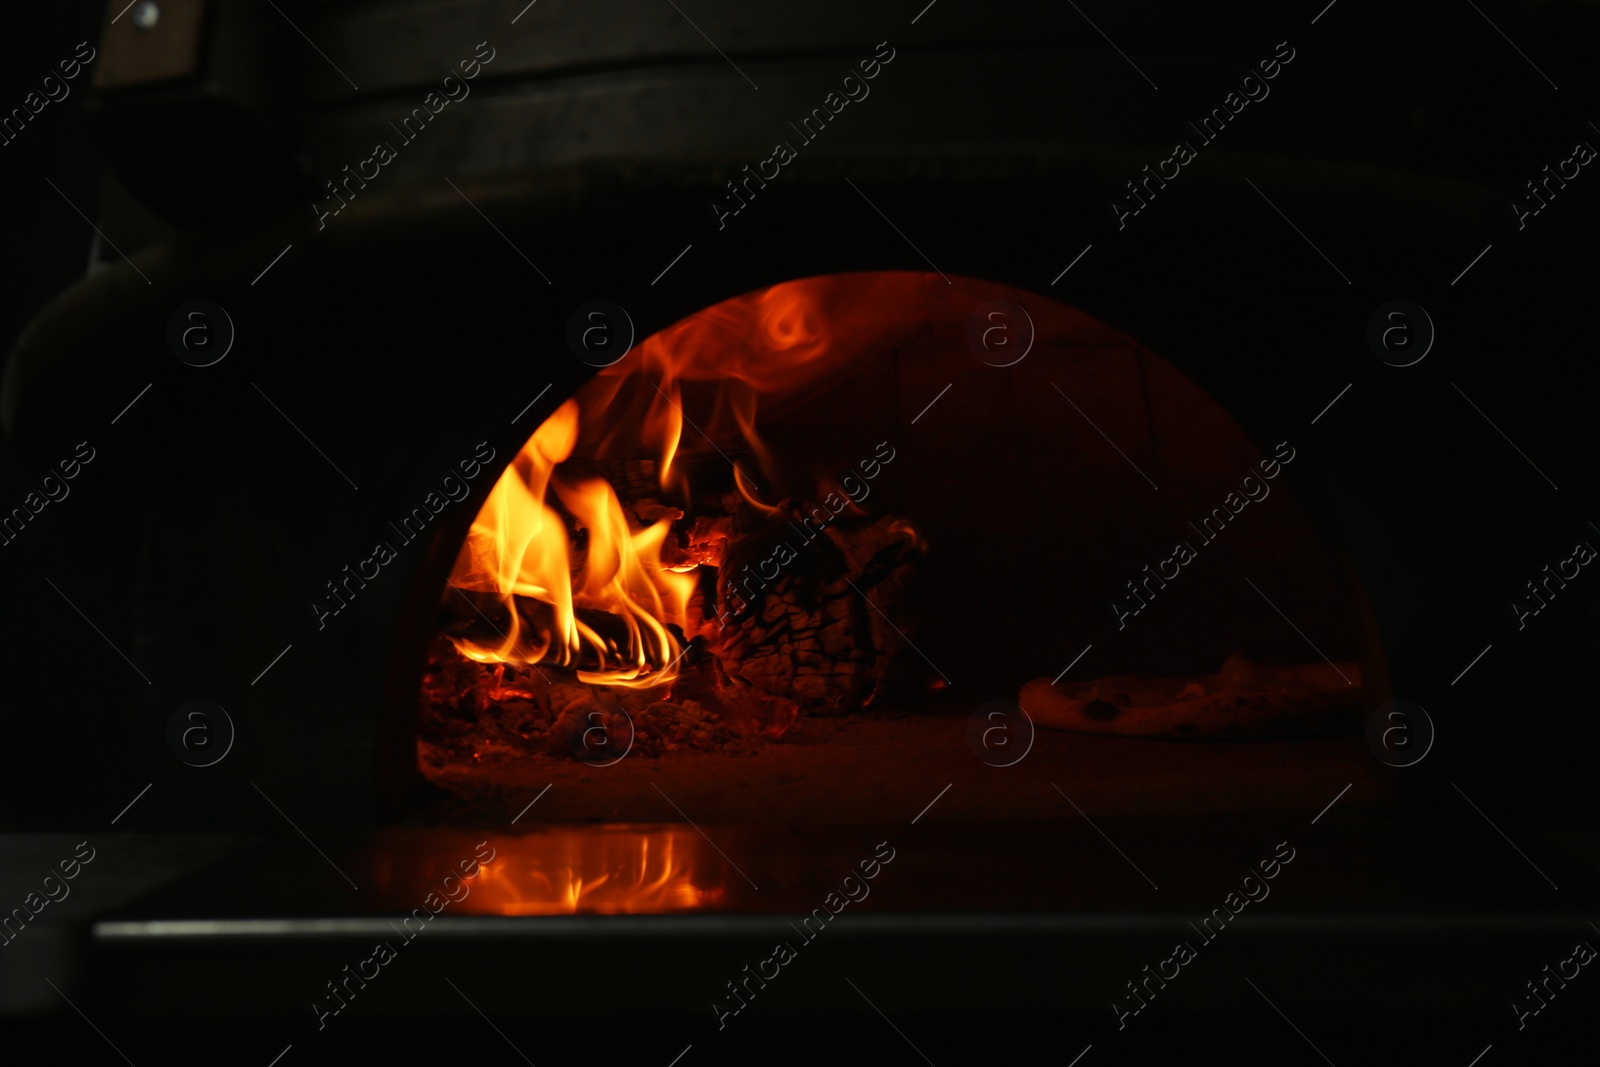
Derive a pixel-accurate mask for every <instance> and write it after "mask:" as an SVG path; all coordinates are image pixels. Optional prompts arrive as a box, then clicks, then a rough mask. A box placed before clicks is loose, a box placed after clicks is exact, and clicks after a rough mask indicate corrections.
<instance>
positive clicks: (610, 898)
mask: <svg viewBox="0 0 1600 1067" xmlns="http://www.w3.org/2000/svg"><path fill="white" fill-rule="evenodd" d="M498 844H499V843H498V842H497V845H498ZM698 844H699V842H698V838H696V837H695V835H694V834H693V833H692V832H690V831H688V830H685V829H682V828H669V829H663V830H621V829H617V830H610V831H607V832H604V833H597V832H595V831H593V830H556V831H551V832H549V833H542V834H537V835H532V836H529V837H526V838H520V839H517V840H515V841H511V842H508V843H506V844H505V845H501V846H500V854H499V855H498V856H497V857H496V858H495V860H494V862H493V863H486V864H484V865H483V867H482V868H481V870H480V872H479V876H478V878H477V879H475V880H474V883H473V891H472V896H471V897H470V898H469V899H470V901H471V905H470V909H469V910H473V911H476V912H479V913H485V912H487V913H491V914H496V915H575V914H580V913H585V914H592V915H639V914H660V913H663V912H672V911H685V910H689V909H693V908H700V907H705V906H708V905H714V904H716V903H718V902H719V901H721V899H722V897H723V887H722V886H721V885H720V884H711V885H701V884H698V883H697V882H696V881H695V878H694V868H695V866H696V865H695V864H694V862H693V861H694V860H695V859H696V857H697V856H698V854H699V852H700V849H699V847H698Z"/></svg>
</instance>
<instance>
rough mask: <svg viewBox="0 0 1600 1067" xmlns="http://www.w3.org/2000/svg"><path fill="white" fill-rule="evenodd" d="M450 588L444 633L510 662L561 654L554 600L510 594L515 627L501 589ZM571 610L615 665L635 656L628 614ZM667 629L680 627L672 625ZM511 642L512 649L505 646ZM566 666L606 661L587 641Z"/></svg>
mask: <svg viewBox="0 0 1600 1067" xmlns="http://www.w3.org/2000/svg"><path fill="white" fill-rule="evenodd" d="M451 588H452V589H454V590H455V593H456V595H455V596H447V597H446V598H445V600H444V602H443V603H442V604H441V605H440V619H439V630H440V632H441V633H443V634H445V635H446V636H448V637H451V638H455V639H458V640H459V641H461V642H464V643H466V644H468V645H471V646H474V647H477V648H481V649H487V650H495V651H496V652H498V653H499V658H502V659H505V660H508V661H511V662H518V663H526V664H540V663H543V662H545V660H546V659H547V658H555V659H559V653H555V652H553V651H552V650H551V648H550V640H551V638H550V635H552V634H554V633H556V632H557V628H556V609H555V607H554V606H553V605H551V604H548V603H546V602H545V601H543V600H538V599H535V598H534V597H530V596H522V595H520V594H514V595H512V596H511V597H510V601H511V604H512V605H514V607H515V609H516V613H517V621H516V626H515V627H514V628H513V626H512V623H511V612H510V609H509V608H508V607H507V605H506V598H504V597H502V596H501V595H500V594H499V593H493V592H484V591H480V590H473V589H462V588H460V587H459V586H452V587H451ZM572 614H573V617H574V618H575V619H576V621H577V623H578V625H579V626H580V627H586V628H587V629H588V630H590V631H591V632H593V633H594V634H596V635H597V636H598V637H599V638H600V640H601V642H602V643H603V644H604V645H605V647H607V648H609V649H611V650H612V653H613V655H612V657H611V661H610V662H611V664H613V665H614V664H615V663H616V661H617V660H623V661H628V660H631V659H632V658H633V656H634V654H635V652H636V649H635V647H634V646H635V644H636V642H637V632H636V630H635V629H634V628H633V627H632V626H630V625H629V621H628V620H627V619H625V618H623V617H622V616H620V615H613V614H611V613H610V612H606V611H599V610H597V609H594V608H583V607H575V608H573V611H572ZM668 628H669V629H672V630H676V629H677V628H676V627H671V626H670V625H669V627H668ZM513 635H514V640H513ZM673 636H675V637H677V638H678V642H679V645H680V646H682V645H685V644H687V641H686V640H685V639H684V637H683V635H682V632H681V631H678V632H677V633H675V634H674V635H673ZM508 643H510V645H511V647H510V648H509V649H507V648H506V647H505V646H506V645H507V644H508ZM502 650H503V651H502ZM566 666H568V667H569V668H571V669H575V670H579V671H596V670H600V669H601V668H602V667H603V666H605V665H604V664H602V663H601V662H600V661H599V659H598V657H597V655H596V651H595V649H594V648H593V647H592V646H591V645H589V644H585V645H584V646H583V655H582V657H581V658H580V660H579V662H578V663H576V664H567V665H566Z"/></svg>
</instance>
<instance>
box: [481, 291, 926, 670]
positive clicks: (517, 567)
mask: <svg viewBox="0 0 1600 1067" xmlns="http://www.w3.org/2000/svg"><path fill="white" fill-rule="evenodd" d="M911 277H912V276H909V275H908V276H905V277H904V278H900V279H898V280H897V281H896V282H895V283H894V284H897V285H898V286H899V288H898V289H894V290H885V292H890V293H892V294H893V295H902V294H903V291H904V290H905V289H906V288H907V287H908V286H909V284H910V282H909V279H910V278H911ZM837 284H839V280H838V279H807V280H803V281H795V282H786V283H783V284H781V285H775V286H772V287H771V288H769V289H765V290H762V291H760V292H757V293H751V294H747V295H745V296H742V297H737V298H734V299H732V300H728V301H724V302H723V303H721V304H717V305H715V306H713V307H710V308H707V309H706V310H704V311H702V312H700V313H698V314H696V315H692V316H690V317H689V318H687V319H684V320H683V321H681V322H679V323H676V324H675V325H673V326H670V327H668V328H667V329H665V330H662V331H660V332H659V333H656V334H654V335H652V336H650V337H648V338H646V339H645V340H644V341H643V342H642V343H641V344H640V345H639V346H638V347H637V348H636V349H635V350H634V351H633V352H631V353H629V355H628V357H627V358H625V359H623V360H621V361H619V362H618V363H616V364H613V365H612V366H610V367H607V368H605V369H604V370H602V371H600V372H599V374H598V375H597V376H596V377H595V379H594V380H593V381H591V382H590V383H589V384H588V385H587V386H585V387H584V388H583V389H582V390H580V391H579V393H578V394H577V396H576V397H575V398H574V399H572V400H569V401H567V402H566V403H564V404H562V406H561V407H560V408H559V409H557V411H556V412H555V413H554V414H553V415H551V416H550V417H549V418H548V419H547V420H545V422H544V423H543V424H542V425H541V426H540V427H539V428H538V429H537V430H536V431H535V432H534V434H533V436H532V437H530V438H529V439H528V441H527V443H526V444H525V445H524V446H523V447H522V449H521V450H520V451H519V452H518V453H517V455H516V456H515V458H514V459H513V460H512V462H511V465H510V466H509V467H508V468H507V469H506V471H505V472H504V473H503V474H502V475H501V477H500V479H499V481H498V482H496V484H495V486H494V488H493V489H492V490H491V492H490V494H489V498H488V499H487V500H486V501H485V503H484V505H483V508H482V510H481V511H480V512H479V514H478V516H477V518H476V519H475V520H474V521H473V524H472V529H471V531H470V532H469V534H468V536H467V540H466V543H465V544H464V545H463V546H462V550H461V554H460V555H459V556H458V557H457V560H456V564H455V568H454V570H453V572H452V574H451V577H450V581H451V584H453V585H455V586H458V587H460V588H463V589H471V590H479V591H488V592H493V593H498V594H499V595H500V597H501V599H502V602H503V603H504V604H505V606H506V607H507V609H508V612H507V613H508V615H509V617H510V626H509V627H508V629H507V630H506V631H504V632H503V633H502V635H501V640H499V641H497V642H491V643H484V642H482V641H475V640H472V639H469V638H466V637H452V638H451V640H452V641H453V642H454V643H455V645H456V647H457V649H459V650H460V652H461V653H462V654H463V655H464V656H467V657H468V658H470V659H474V660H477V661H480V662H508V663H524V664H530V663H531V664H544V665H549V666H556V667H562V668H567V669H570V670H573V671H576V672H577V675H578V678H579V679H580V680H582V681H585V682H589V683H593V684H600V685H621V686H631V687H635V688H648V687H654V686H660V685H665V684H667V683H669V682H671V681H672V680H673V679H674V678H675V677H676V671H675V665H676V663H677V661H678V659H679V658H680V656H681V654H682V651H683V646H682V642H681V639H680V638H679V637H678V636H677V635H676V634H675V633H674V632H673V631H672V630H670V629H669V628H668V627H669V625H670V626H677V627H678V628H679V632H683V631H684V630H689V631H692V630H693V628H694V624H695V623H697V622H698V620H691V619H689V618H687V615H688V610H689V608H688V605H689V602H690V597H691V594H692V593H693V591H694V589H695V587H696V585H697V577H696V575H695V574H694V573H693V572H694V570H695V567H694V566H688V567H686V566H684V565H683V564H682V562H681V560H679V561H676V562H675V563H674V564H672V565H668V564H666V563H664V562H663V559H662V550H663V546H664V544H665V543H666V540H667V538H668V537H669V536H671V535H672V534H673V531H672V520H670V519H665V518H663V519H660V520H658V521H656V522H655V523H653V524H652V525H648V526H643V527H640V528H635V527H634V526H633V525H632V524H631V523H630V521H629V512H628V510H627V509H625V508H624V507H623V505H622V503H621V502H620V501H619V499H618V497H617V493H616V491H615V490H614V488H613V487H612V486H611V485H610V484H609V483H608V482H606V481H605V480H603V479H600V478H597V477H594V472H593V467H594V463H593V461H596V460H605V459H613V460H629V461H641V460H647V459H654V461H655V463H656V477H657V481H658V482H659V485H660V490H661V493H662V495H663V497H664V498H676V499H678V500H679V501H682V502H687V500H688V490H689V486H688V478H687V472H686V471H685V469H684V468H683V465H682V464H681V462H680V459H681V454H682V453H681V446H682V445H683V444H684V432H685V423H688V424H689V429H690V433H691V437H690V438H689V441H690V443H691V444H692V445H694V446H695V447H696V448H697V449H698V448H699V444H700V442H702V441H703V442H704V443H705V444H706V445H708V446H709V449H707V450H706V451H711V450H714V451H715V452H717V453H721V454H722V455H723V456H724V457H726V451H725V450H724V447H723V446H724V445H727V446H730V447H731V446H733V445H734V444H735V442H736V441H741V440H742V442H743V444H744V447H745V448H747V449H748V451H749V452H750V453H752V454H753V455H754V456H755V458H756V461H757V462H758V464H759V465H760V467H761V470H762V471H763V473H764V474H766V475H767V476H768V477H769V478H770V476H771V474H772V456H771V454H770V452H769V450H768V449H767V447H766V445H765V444H764V443H763V441H762V440H761V438H760V436H759V435H758V434H757V430H756V417H757V408H758V405H759V401H760V398H761V396H762V395H770V394H776V393H790V392H792V391H794V390H796V389H799V388H801V387H804V386H806V385H808V384H810V383H811V382H813V381H817V380H820V379H821V378H822V377H823V376H824V373H825V372H826V371H827V370H829V369H832V368H835V367H837V366H839V365H841V364H842V363H843V362H844V361H845V360H847V359H848V358H849V357H850V355H852V354H853V350H854V349H859V348H860V346H861V343H862V339H861V338H852V340H853V341H854V342H855V343H854V344H853V345H852V346H839V345H835V344H834V343H833V342H832V340H831V339H830V336H829V334H828V333H827V331H826V330H825V329H824V328H823V320H824V309H823V307H822V300H823V298H824V297H825V295H826V294H827V292H828V291H829V286H830V285H837ZM853 284H854V285H855V286H856V288H857V290H859V286H860V284H861V283H860V282H855V283H853ZM858 295H859V294H858ZM686 386H688V387H690V388H686ZM686 405H687V406H688V407H689V408H692V409H693V410H694V411H696V412H698V413H700V418H699V419H698V420H696V419H694V418H692V417H691V416H690V415H689V414H688V413H687V412H686ZM697 439H698V440H697ZM719 441H721V442H722V444H718V442H719ZM569 461H580V462H578V463H573V464H571V466H584V465H586V466H585V469H584V471H583V473H582V474H581V475H580V474H569V473H568V470H567V469H566V468H563V467H562V465H563V464H568V463H569ZM734 484H735V486H736V488H737V490H738V492H739V493H740V494H741V495H742V496H743V497H744V498H745V500H747V501H748V502H749V503H750V504H751V505H752V506H754V507H756V508H758V509H761V510H765V511H770V510H771V507H770V505H767V504H764V503H762V502H761V501H760V500H758V499H757V498H756V496H755V493H754V492H753V490H752V487H751V485H750V482H749V480H748V478H747V476H746V473H745V472H743V471H740V470H739V469H738V468H737V466H735V470H734ZM580 532H581V533H582V535H583V536H585V537H586V538H587V543H586V545H583V547H581V548H580V547H578V544H579V542H578V540H577V537H576V535H578V534H580ZM669 555H670V553H669ZM516 597H523V598H531V599H533V600H537V601H540V602H542V603H543V604H545V605H548V607H549V608H550V609H551V610H550V618H551V620H552V621H551V622H549V623H548V625H547V626H544V627H543V628H541V630H540V632H536V633H533V632H529V631H530V630H532V629H534V627H533V626H530V625H528V623H527V622H526V620H525V619H524V618H523V617H522V616H521V615H519V613H518V611H517V610H516V604H515V600H514V598H516ZM588 612H600V613H604V614H605V615H608V616H613V617H614V618H613V619H611V620H607V625H606V626H605V627H604V629H606V631H607V632H606V633H601V632H599V630H597V629H596V627H595V625H592V624H591V622H592V621H593V620H594V619H595V618H596V616H593V615H590V616H589V618H590V620H591V622H586V621H585V617H584V616H585V614H586V613H588Z"/></svg>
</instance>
